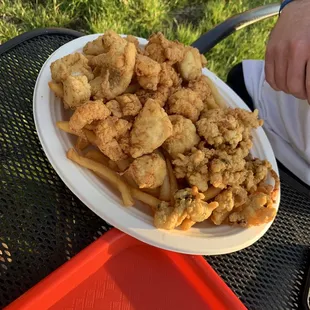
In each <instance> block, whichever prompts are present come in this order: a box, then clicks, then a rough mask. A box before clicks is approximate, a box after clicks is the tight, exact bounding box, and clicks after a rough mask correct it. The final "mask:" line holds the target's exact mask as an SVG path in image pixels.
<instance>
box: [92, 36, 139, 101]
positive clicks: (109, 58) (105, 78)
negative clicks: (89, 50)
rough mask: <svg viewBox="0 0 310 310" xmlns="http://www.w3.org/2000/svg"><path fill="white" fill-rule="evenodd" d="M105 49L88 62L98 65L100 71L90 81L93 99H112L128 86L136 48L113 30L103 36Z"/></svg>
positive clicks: (131, 75)
mask: <svg viewBox="0 0 310 310" xmlns="http://www.w3.org/2000/svg"><path fill="white" fill-rule="evenodd" d="M102 40H103V42H104V46H105V47H106V51H105V52H104V53H102V54H100V55H97V56H95V57H93V58H92V59H91V60H90V61H89V64H90V65H91V66H93V67H100V68H101V73H100V75H99V76H97V77H96V78H95V79H94V80H92V81H91V83H90V85H91V89H92V96H94V98H95V99H108V100H110V99H113V98H115V97H116V96H118V95H121V94H122V93H123V92H124V91H125V90H126V89H127V87H128V86H129V84H130V82H131V80H132V77H133V73H134V66H135V62H136V54H137V50H136V47H135V45H134V44H133V43H130V42H128V41H126V40H125V39H123V38H121V37H120V36H118V35H117V34H116V33H115V32H113V31H107V32H106V33H105V35H104V36H103V39H102Z"/></svg>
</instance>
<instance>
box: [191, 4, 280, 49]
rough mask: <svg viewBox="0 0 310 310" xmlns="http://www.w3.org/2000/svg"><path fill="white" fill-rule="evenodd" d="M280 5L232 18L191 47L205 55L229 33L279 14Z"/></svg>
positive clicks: (257, 9)
mask: <svg viewBox="0 0 310 310" xmlns="http://www.w3.org/2000/svg"><path fill="white" fill-rule="evenodd" d="M279 9H280V4H269V5H265V6H260V7H258V8H255V9H252V10H249V11H246V12H244V13H241V14H238V15H235V16H232V17H231V18H229V19H227V20H226V21H224V22H223V23H221V24H219V25H217V26H216V27H215V28H213V29H212V30H210V31H208V32H206V33H205V34H203V35H202V36H201V37H200V38H199V39H198V40H196V41H195V42H194V43H193V44H192V46H193V47H196V48H198V50H199V51H200V53H202V54H205V53H207V52H208V51H209V50H210V49H212V48H213V47H214V46H215V45H216V44H217V43H219V42H220V41H222V40H223V39H225V38H226V37H228V36H229V35H230V34H231V33H233V32H235V31H237V30H239V29H241V28H244V27H246V26H249V25H252V24H254V23H256V22H259V21H261V20H263V19H266V18H269V17H272V16H275V15H277V14H278V13H279Z"/></svg>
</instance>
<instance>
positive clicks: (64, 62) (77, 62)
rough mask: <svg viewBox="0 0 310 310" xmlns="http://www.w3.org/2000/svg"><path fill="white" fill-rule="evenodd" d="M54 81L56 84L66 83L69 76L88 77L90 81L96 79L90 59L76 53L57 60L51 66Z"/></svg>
mask: <svg viewBox="0 0 310 310" xmlns="http://www.w3.org/2000/svg"><path fill="white" fill-rule="evenodd" d="M51 73H52V79H53V80H54V81H55V82H58V83H59V82H64V81H65V80H66V79H67V78H68V77H69V76H75V77H77V76H86V77H87V80H88V81H90V80H92V79H93V78H94V75H93V73H92V71H91V68H90V66H89V65H88V59H87V58H86V57H85V56H84V55H82V54H80V53H74V54H70V55H67V56H65V57H62V58H60V59H57V60H56V61H54V62H53V63H52V64H51Z"/></svg>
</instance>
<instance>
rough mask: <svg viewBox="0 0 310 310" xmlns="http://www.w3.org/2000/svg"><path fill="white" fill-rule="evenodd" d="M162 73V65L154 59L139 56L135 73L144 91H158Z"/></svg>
mask: <svg viewBox="0 0 310 310" xmlns="http://www.w3.org/2000/svg"><path fill="white" fill-rule="evenodd" d="M160 71H161V67H160V64H159V63H158V62H156V61H154V60H153V59H151V58H149V57H147V56H144V55H137V58H136V65H135V72H136V76H137V80H138V83H139V84H140V85H141V87H142V88H144V89H150V90H157V85H158V83H159V78H160V76H159V73H160Z"/></svg>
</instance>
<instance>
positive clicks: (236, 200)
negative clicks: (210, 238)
mask: <svg viewBox="0 0 310 310" xmlns="http://www.w3.org/2000/svg"><path fill="white" fill-rule="evenodd" d="M247 196H248V193H247V191H246V190H245V189H244V188H242V187H240V186H237V187H232V188H229V189H226V190H223V191H222V192H221V193H220V194H218V195H217V196H216V197H215V199H214V200H215V201H216V202H218V204H219V206H218V208H216V209H215V210H214V211H213V213H212V216H211V221H212V222H213V223H214V224H215V225H221V224H222V223H223V222H224V221H225V220H226V219H227V217H228V216H229V214H230V212H231V211H232V210H233V209H234V208H238V207H240V206H241V205H243V204H244V203H245V202H246V201H247Z"/></svg>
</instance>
